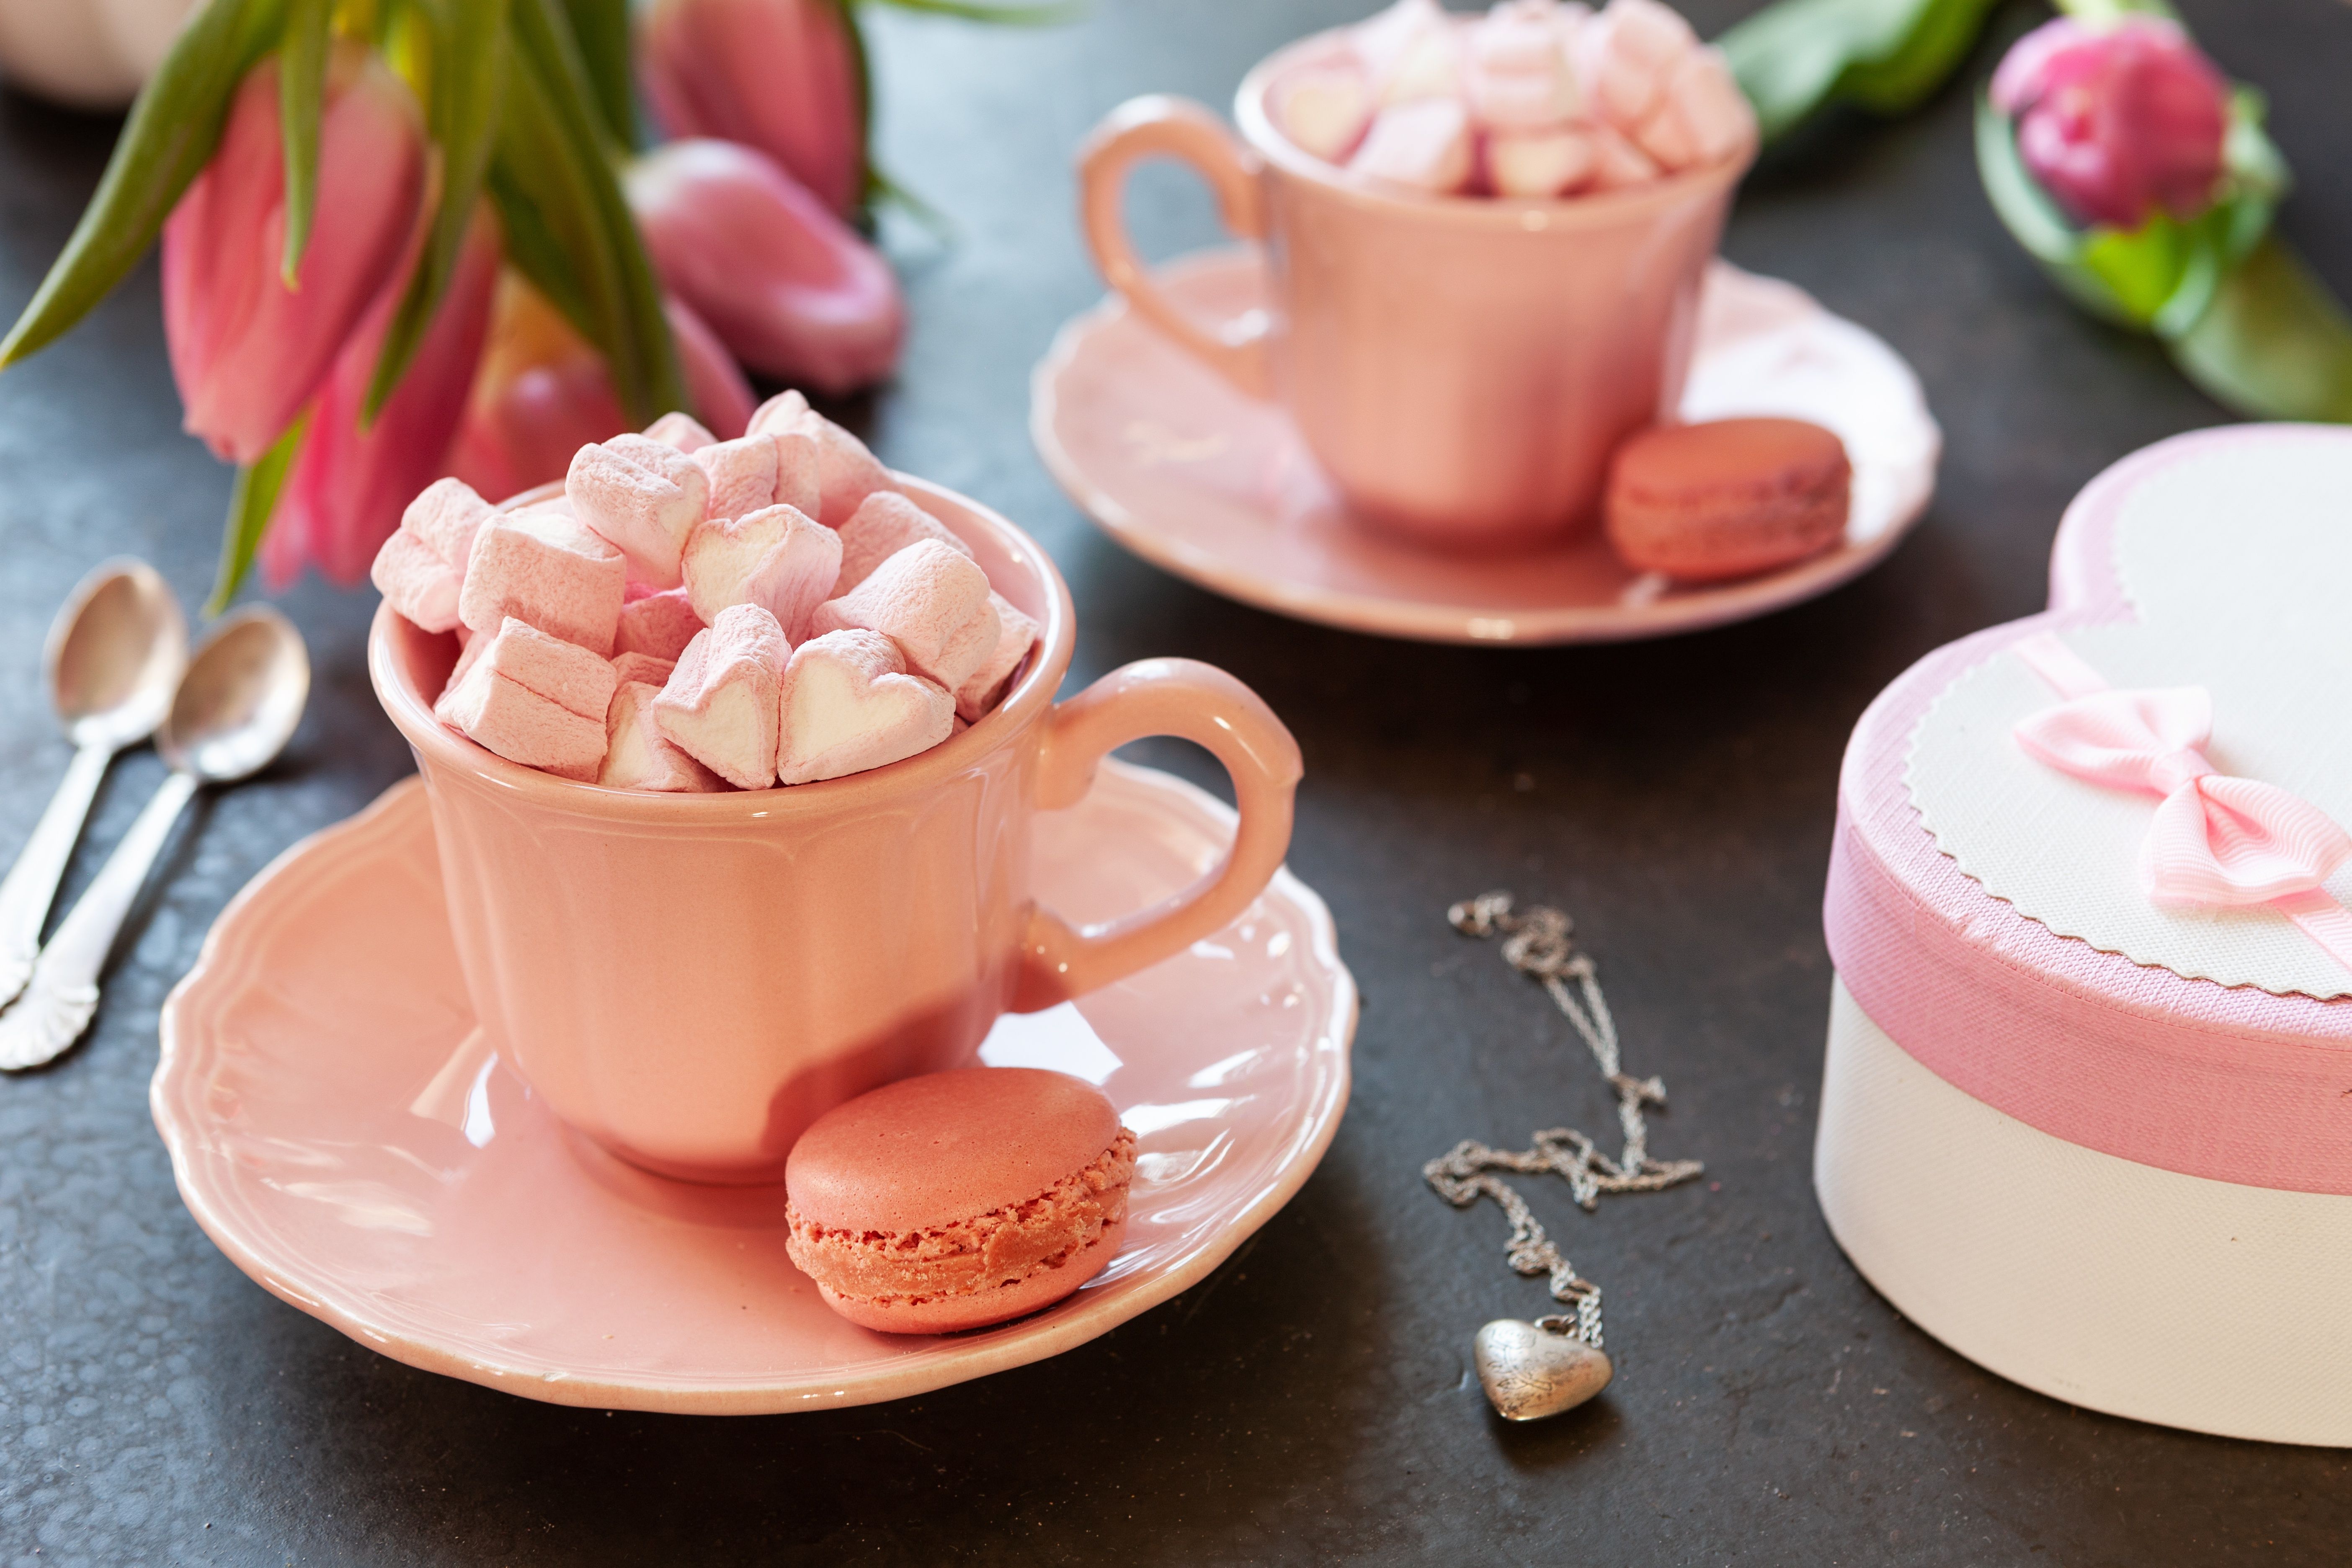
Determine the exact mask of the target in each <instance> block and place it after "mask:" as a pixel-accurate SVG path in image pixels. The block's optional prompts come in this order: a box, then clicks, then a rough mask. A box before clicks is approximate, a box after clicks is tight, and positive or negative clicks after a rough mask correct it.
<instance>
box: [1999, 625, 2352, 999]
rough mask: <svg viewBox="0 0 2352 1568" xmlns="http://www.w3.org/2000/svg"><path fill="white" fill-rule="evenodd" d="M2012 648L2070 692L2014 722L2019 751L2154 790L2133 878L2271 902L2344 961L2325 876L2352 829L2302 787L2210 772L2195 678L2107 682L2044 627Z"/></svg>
mask: <svg viewBox="0 0 2352 1568" xmlns="http://www.w3.org/2000/svg"><path fill="white" fill-rule="evenodd" d="M2016 651H2017V656H2018V657H2019V658H2021V659H2023V660H2024V661H2025V663H2026V665H2027V667H2028V668H2031V669H2032V671H2033V672H2034V673H2035V674H2036V675H2039V676H2040V677H2042V679H2044V680H2046V681H2048V682H2049V683H2050V684H2051V685H2052V686H2053V687H2055V688H2056V689H2058V691H2059V692H2060V693H2061V694H2063V696H2064V697H2066V698H2067V699H2068V700H2066V701H2064V702H2061V703H2059V704H2058V705H2057V706H2056V707H2054V708H2045V709H2043V710H2042V711H2041V712H2039V713H2036V714H2034V715H2032V717H2031V718H2029V719H2027V720H2025V721H2023V722H2021V723H2020V724H2019V725H2018V726H2017V731H2016V733H2017V743H2018V744H2019V745H2021V746H2022V747H2023V748H2024V749H2025V751H2026V752H2027V753H2028V754H2029V755H2031V756H2032V757H2034V758H2035V759H2037V760H2038V761H2041V762H2043V763H2048V764H2049V765H2050V766H2052V767H2053V768H2056V769H2058V770H2059V771H2060V772H2061V773H2072V774H2074V776H2075V777H2076V778H2080V779H2088V780H2090V781H2091V782H2092V783H2093V784H2106V785H2108V786H2110V787H2111V788H2115V789H2137V790H2146V791H2147V792H2148V793H2149V794H2151V795H2161V796H2163V799H2162V801H2161V802H2160V803H2159V804H2158V806H2157V808H2156V817H2155V820H2153V821H2152V822H2150V823H2149V824H2148V829H2147V837H2146V838H2145V839H2143V840H2142V841H2141V843H2140V854H2139V880H2140V886H2141V887H2142V888H2143V889H2146V890H2147V896H2148V897H2149V898H2150V899H2151V900H2154V901H2156V902H2157V903H2159V904H2164V905H2168V906H2173V907H2202V908H2215V907H2218V908H2222V909H2243V908H2248V907H2251V906H2254V905H2262V904H2267V905H2270V906H2271V907H2273V908H2274V909H2276V910H2278V911H2279V912H2280V913H2281V914H2284V916H2286V917H2287V918H2288V919H2289V920H2291V921H2294V923H2295V924H2296V925H2297V926H2298V927H2300V928H2301V929H2302V930H2303V932H2304V934H2305V935H2306V936H2308V937H2310V938H2311V940H2312V941H2313V942H2316V943H2318V944H2319V946H2320V947H2321V948H2322V949H2324V950H2325V951H2326V952H2327V954H2328V955H2329V956H2330V957H2332V958H2334V959H2335V960H2336V962H2337V963H2340V964H2343V965H2344V966H2345V967H2346V968H2347V969H2352V911H2347V910H2346V909H2345V908H2344V906H2343V905H2341V904H2339V903H2337V902H2336V900H2335V899H2333V898H2331V897H2330V896H2329V895H2328V893H2327V891H2326V888H2325V886H2324V884H2325V883H2326V880H2327V879H2328V877H2329V876H2330V875H2331V874H2332V873H2333V872H2334V871H2335V870H2336V868H2337V867H2338V866H2340V865H2342V864H2343V863H2344V861H2345V859H2346V858H2347V857H2352V835H2347V834H2346V833H2345V831H2344V829H2343V828H2341V827H2339V826H2336V823H2335V822H2334V821H2333V820H2332V819H2331V818H2330V817H2329V816H2327V814H2326V812H2323V811H2321V810H2320V809H2319V808H2318V807H2317V806H2315V805H2312V804H2311V802H2309V801H2307V800H2305V799H2304V798H2303V797H2302V796H2300V795H2294V794H2291V793H2289V792H2288V791H2286V790H2283V789H2280V788H2279V787H2278V786H2277V785H2275V784H2263V783H2261V782H2259V781H2258V780H2254V779H2242V778H2232V777H2231V776H2230V775H2229V774H2227V773H2221V772H2218V771H2217V770H2216V769H2215V768H2214V766H2213V764H2212V763H2210V762H2208V761H2207V760H2206V758H2205V753H2204V751H2203V748H2204V746H2205V745H2206V743H2207V742H2209V741H2210V740H2211V739H2212V733H2213V699H2212V697H2211V695H2210V693H2208V692H2207V691H2206V689H2204V688H2203V687H2201V686H2179V687H2170V688H2166V689H2148V690H2137V691H2117V690H2115V689H2111V688H2110V687H2109V686H2108V685H2107V683H2106V681H2105V679H2104V678H2102V677H2101V676H2100V674H2099V672H2098V671H2097V670H2095V669H2093V668H2091V667H2090V666H2089V665H2087V664H2085V663H2084V662H2083V660H2082V658H2080V657H2079V656H2077V655H2076V654H2075V652H2074V649H2072V648H2070V647H2067V646H2066V645H2065V644H2064V643H2063V642H2061V641H2059V640H2058V638H2057V637H2054V636H2053V635H2052V634H2050V633H2048V632H2042V633H2040V634H2038V635H2036V636H2034V637H2028V638H2027V639H2025V640H2024V641H2023V642H2021V643H2019V644H2018V645H2017V647H2016Z"/></svg>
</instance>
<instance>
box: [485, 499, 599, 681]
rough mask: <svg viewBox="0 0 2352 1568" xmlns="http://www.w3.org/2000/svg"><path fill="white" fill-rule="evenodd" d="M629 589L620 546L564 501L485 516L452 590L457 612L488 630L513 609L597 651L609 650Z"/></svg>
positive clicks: (515, 613)
mask: <svg viewBox="0 0 2352 1568" xmlns="http://www.w3.org/2000/svg"><path fill="white" fill-rule="evenodd" d="M627 592H628V568H627V566H626V565H625V563H624V562H623V561H622V559H621V552H619V551H617V550H615V549H614V548H613V547H612V546H611V545H610V544H607V543H606V542H604V540H603V539H601V538H599V537H598V536H597V535H596V534H595V533H593V532H592V531H590V530H588V529H587V528H586V527H584V526H583V525H582V524H581V522H580V521H579V520H578V519H576V518H574V517H573V516H572V512H571V509H570V508H569V507H568V506H562V505H559V504H545V505H541V506H533V507H526V508H524V509H523V510H520V511H508V512H494V513H492V514H491V515H490V516H489V517H488V518H485V519H484V520H483V521H482V526H481V529H480V531H478V532H477V533H476V534H475V535H474V552H473V554H472V556H471V557H470V558H469V559H468V560H467V563H466V583H465V586H464V587H463V588H461V589H460V590H459V591H458V594H457V616H458V619H460V620H462V621H463V622H465V624H466V625H467V626H471V627H472V628H473V629H474V630H475V631H477V632H488V631H496V630H497V629H498V628H499V624H500V623H501V622H503V621H505V620H506V619H507V617H508V616H513V617H514V618H515V619H517V620H520V621H528V622H529V623H530V624H531V625H532V626H537V627H538V628H539V629H540V630H541V631H543V632H545V633H547V634H548V635H549V636H550V637H560V638H562V640H563V641H565V642H569V643H577V644H579V645H580V646H581V647H584V648H586V649H587V650H588V651H589V652H591V653H593V654H595V655H596V656H598V657H599V658H603V657H604V656H605V655H608V654H610V653H611V652H612V651H613V631H614V626H616V625H617V624H618V623H619V621H620V618H621V600H622V598H623V596H624V595H625V594H626V593H627Z"/></svg>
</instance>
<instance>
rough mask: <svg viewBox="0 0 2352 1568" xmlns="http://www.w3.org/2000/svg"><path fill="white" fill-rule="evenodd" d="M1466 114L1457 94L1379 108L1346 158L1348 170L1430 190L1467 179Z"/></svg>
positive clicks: (1456, 186)
mask: <svg viewBox="0 0 2352 1568" xmlns="http://www.w3.org/2000/svg"><path fill="white" fill-rule="evenodd" d="M1470 163H1471V143H1470V116H1469V114H1468V113H1467V112H1466V111H1465V110H1464V109H1463V107H1462V104H1461V102H1460V101H1459V100H1455V99H1451V98H1423V99H1415V100H1412V101H1411V102H1409V103H1400V104H1394V105H1391V107H1389V108H1387V109H1383V110H1381V112H1380V114H1379V115H1378V116H1377V117H1375V118H1374V120H1373V121H1372V128H1371V129H1370V131H1368V132H1365V133H1364V143H1363V145H1362V146H1360V147H1359V148H1357V149H1356V155H1355V156H1354V157H1353V158H1350V159H1349V161H1348V167H1349V170H1351V171H1352V172H1354V173H1356V174H1364V175H1368V176H1370V178H1372V179H1375V180H1384V181H1386V182H1388V183H1389V184H1396V185H1405V186H1409V187H1410V188H1412V189H1413V190H1416V191H1426V192H1428V193H1430V194H1431V195H1445V194H1448V193H1450V192H1454V191H1458V190H1460V189H1461V188H1462V187H1463V186H1464V185H1465V184H1468V183H1469V180H1470Z"/></svg>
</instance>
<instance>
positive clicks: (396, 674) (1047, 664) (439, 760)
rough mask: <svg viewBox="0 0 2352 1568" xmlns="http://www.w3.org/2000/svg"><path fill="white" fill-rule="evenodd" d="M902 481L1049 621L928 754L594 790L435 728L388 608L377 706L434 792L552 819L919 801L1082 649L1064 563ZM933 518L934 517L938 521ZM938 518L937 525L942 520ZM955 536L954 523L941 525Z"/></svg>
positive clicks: (1019, 715) (1030, 708) (965, 508)
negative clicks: (857, 765)
mask: <svg viewBox="0 0 2352 1568" xmlns="http://www.w3.org/2000/svg"><path fill="white" fill-rule="evenodd" d="M891 477H892V478H893V479H896V480H897V481H898V484H899V485H900V487H902V488H903V489H906V490H907V492H908V495H909V496H910V497H911V498H912V499H915V500H924V499H926V498H929V499H931V500H940V501H944V502H946V503H947V504H948V505H949V506H950V508H951V509H953V510H954V511H955V512H956V513H957V514H958V515H959V516H960V517H961V518H963V519H968V520H969V521H971V522H972V523H974V524H976V525H977V526H979V527H980V528H981V529H982V530H983V531H986V532H988V533H990V534H992V535H994V536H995V539H994V542H995V544H996V545H997V547H998V549H999V550H1000V551H1001V552H1003V554H1004V555H1005V556H1007V557H1009V558H1010V559H1011V560H1012V562H1013V563H1014V564H1015V565H1016V566H1024V565H1025V566H1026V567H1028V568H1029V569H1030V570H1031V571H1033V572H1034V573H1035V574H1036V575H1037V578H1038V580H1039V583H1040V584H1041V585H1042V586H1043V587H1044V589H1045V605H1044V609H1045V614H1044V615H1043V616H1040V617H1039V620H1040V626H1039V633H1038V639H1037V642H1038V651H1035V652H1033V653H1032V654H1031V655H1030V658H1029V668H1028V670H1027V672H1026V673H1024V675H1023V676H1022V677H1021V679H1019V681H1017V682H1016V683H1015V684H1014V685H1013V689H1012V690H1010V691H1008V692H1006V693H1005V695H1004V699H1003V700H1002V701H1001V702H999V703H998V704H997V705H996V706H995V707H994V708H992V709H991V710H989V711H988V712H986V713H983V714H982V715H981V718H980V721H979V722H978V723H976V724H973V725H971V726H970V727H969V728H967V729H965V730H963V731H961V732H960V733H956V734H951V735H950V736H949V737H948V738H947V739H946V740H944V741H941V742H940V743H939V744H938V745H935V746H933V747H931V748H930V749H929V750H928V751H924V752H917V753H916V754H915V755H913V756H911V757H906V758H902V759H900V760H899V761H898V762H895V763H884V764H883V765H882V766H880V767H878V768H867V769H866V770H865V771H863V772H861V773H845V774H843V775H842V776H841V777H839V778H832V779H821V780H818V781H817V782H815V783H814V784H770V785H769V786H768V787H766V788H765V789H749V790H747V789H728V790H719V791H713V792H709V793H697V794H668V793H665V792H661V791H656V790H627V789H613V788H608V787H606V786H605V785H603V784H583V783H581V782H580V781H579V780H576V779H567V778H562V777H560V776H559V775H557V774H554V773H545V772H542V771H541V770H540V769H538V768H534V767H529V766H526V765H525V764H523V763H511V762H509V761H507V759H505V758H504V757H501V756H499V755H498V754H497V753H496V752H492V751H490V750H489V749H488V748H487V747H485V746H482V745H480V744H479V743H478V742H475V741H473V740H471V739H469V738H468V737H467V736H465V735H462V734H459V733H458V732H457V731H455V730H452V729H450V728H449V727H448V726H447V725H446V724H444V723H442V722H441V721H440V720H439V719H437V718H436V717H435V716H434V713H433V701H432V700H430V699H428V698H426V697H425V694H424V693H422V692H420V691H419V690H417V689H416V688H415V685H414V684H413V683H411V682H410V681H409V680H408V679H406V677H405V675H404V672H403V669H402V668H401V664H400V662H399V660H398V659H396V658H395V657H394V652H393V640H392V639H393V637H394V635H395V634H396V633H397V631H398V630H399V629H400V628H401V627H403V626H405V627H406V628H407V629H408V631H410V632H411V633H413V634H415V635H417V636H435V635H441V634H433V633H426V632H425V631H423V629H422V628H420V627H417V626H415V625H414V623H411V622H408V621H407V620H406V619H405V617H404V616H401V615H400V613H399V612H398V611H396V610H394V608H393V607H392V605H389V604H380V605H377V606H376V613H375V617H374V619H373V621H372V622H371V623H370V625H369V627H368V677H369V679H370V681H371V683H372V684H373V686H374V688H375V694H376V700H377V701H378V702H379V703H380V704H382V706H383V710H384V713H385V715H386V716H387V717H388V718H390V719H391V720H392V722H393V725H394V728H396V729H397V730H399V731H400V732H401V734H402V735H403V736H404V738H405V739H406V740H407V742H408V743H409V744H410V745H411V746H412V747H414V748H415V751H416V752H417V756H418V761H419V763H420V764H421V766H420V771H421V772H423V773H425V779H426V783H427V784H428V785H429V784H431V783H432V774H433V772H434V771H435V770H438V769H447V770H449V771H451V772H453V773H459V774H462V775H465V776H467V777H468V778H470V779H471V780H472V781H473V782H475V783H477V784H481V785H484V786H487V787H489V788H493V789H497V790H500V791H503V792H507V793H509V794H511V795H515V796H517V797H519V798H523V799H530V800H532V801H534V802H536V803H537V804H540V805H546V806H548V807H550V808H552V809H557V810H564V811H569V812H572V813H574V814H576V815H583V816H596V817H601V818H604V819H606V820H609V821H614V822H617V823H632V824H637V823H692V824H697V825H702V826H715V825H720V824H726V823H732V822H745V821H751V820H753V819H760V818H772V817H776V816H818V815H823V814H826V813H830V812H834V811H838V810H840V809H842V808H844V807H845V806H860V805H873V804H875V800H874V797H877V796H883V795H902V794H911V793H914V792H917V791H919V790H923V789H926V788H929V787H930V786H931V785H933V784H939V783H940V782H943V781H944V780H946V779H947V778H949V777H950V776H952V775H956V774H961V773H967V772H969V771H971V768H972V767H973V766H974V765H975V764H977V763H979V761H980V759H981V758H982V756H984V755H986V754H987V753H989V752H994V751H997V750H999V749H1001V748H1002V747H1004V746H1006V745H1010V744H1012V743H1013V742H1014V741H1015V740H1016V739H1017V738H1018V737H1019V736H1021V735H1022V734H1024V733H1025V732H1026V731H1027V730H1028V728H1029V726H1030V724H1031V722H1032V721H1034V720H1035V719H1036V718H1038V717H1039V716H1040V715H1041V714H1042V713H1043V711H1044V710H1045V709H1047V708H1049V707H1051V706H1052V704H1053V701H1054V698H1055V693H1056V692H1057V691H1059V689H1060V688H1061V684H1062V678H1063V676H1064V675H1065V674H1066V672H1067V670H1068V668H1069V665H1070V659H1071V656H1072V654H1073V653H1074V652H1075V650H1076V610H1075V607H1074V606H1073V605H1072V603H1071V600H1070V589H1069V584H1067V583H1066V582H1064V581H1063V579H1062V574H1061V572H1060V570H1059V569H1058V568H1057V567H1055V564H1054V560H1053V557H1052V556H1050V555H1048V554H1046V553H1045V550H1044V549H1043V548H1041V547H1040V546H1039V545H1038V543H1037V542H1036V541H1035V540H1034V539H1032V538H1030V537H1029V535H1028V534H1026V533H1025V532H1024V531H1021V530H1020V529H1018V528H1016V527H1014V526H1013V523H1012V522H1011V521H1008V520H1006V519H1005V518H1004V517H1003V514H1001V513H999V512H998V511H996V510H994V509H993V508H992V507H988V506H983V505H982V504H981V503H980V502H979V501H976V500H972V499H971V498H970V497H969V496H965V495H962V494H960V493H958V492H957V491H954V490H951V489H948V488H947V487H946V486H945V485H939V484H933V483H931V482H930V481H929V480H928V479H918V478H916V477H915V476H913V475H910V474H902V473H898V472H896V471H895V470H894V471H893V472H892V475H891ZM560 493H562V482H561V481H560V480H559V481H554V482H551V483H550V484H545V485H541V486H538V487H537V488H535V489H529V490H525V491H523V492H522V493H521V494H520V495H517V496H511V497H509V498H508V499H507V500H503V501H501V502H499V505H498V507H497V508H496V510H500V511H507V510H513V509H515V508H517V507H520V506H528V505H530V504H532V503H534V502H537V501H540V500H547V499H549V498H550V497H551V496H553V495H557V494H560ZM927 510H928V509H927ZM935 515H936V514H935ZM939 521H940V522H942V523H943V524H946V525H947V526H948V527H950V528H954V527H955V526H956V521H955V520H954V519H951V518H950V517H941V518H940V520H939Z"/></svg>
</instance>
